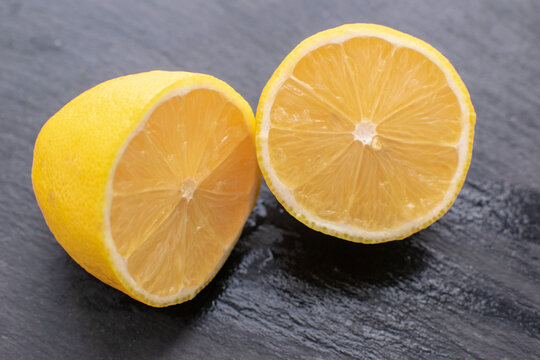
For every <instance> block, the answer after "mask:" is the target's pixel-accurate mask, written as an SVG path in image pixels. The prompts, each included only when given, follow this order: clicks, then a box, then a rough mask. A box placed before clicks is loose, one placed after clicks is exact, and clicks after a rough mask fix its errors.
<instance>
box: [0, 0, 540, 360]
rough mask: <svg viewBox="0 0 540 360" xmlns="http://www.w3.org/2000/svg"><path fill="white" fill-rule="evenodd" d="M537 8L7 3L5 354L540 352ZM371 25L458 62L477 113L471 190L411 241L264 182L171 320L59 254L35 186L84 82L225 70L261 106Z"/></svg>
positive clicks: (0, 202) (1, 296) (0, 340)
mask: <svg viewBox="0 0 540 360" xmlns="http://www.w3.org/2000/svg"><path fill="white" fill-rule="evenodd" d="M539 17H540V2H538V1H537V0H530V1H505V0H497V1H493V0H484V1H470V0H463V1H447V2H442V1H427V0H426V1H414V2H413V1H411V2H405V1H403V2H402V1H399V2H397V1H388V2H381V1H357V2H353V1H308V0H306V1H300V0H287V1H275V0H274V1H264V2H263V1H249V0H244V1H213V2H208V1H204V2H203V1H172V0H170V1H165V0H163V1H148V2H145V3H144V4H143V3H142V2H139V1H128V0H122V1H118V0H115V1H108V0H98V1H40V0H34V1H17V0H1V1H0V229H1V231H0V358H2V359H10V360H11V359H68V358H71V359H87V358H88V359H143V358H144V359H149V358H159V359H273V358H287V359H302V358H305V359H337V358H361V359H363V358H366V359H367V358H370V359H371V358H374V359H377V358H378V359H401V358H412V359H423V358H426V359H438V358H450V359H464V358H467V359H468V358H479V359H502V358H506V359H538V358H539V356H540V259H539V258H540V225H539V223H540V160H539V157H540V140H539V139H540V119H539V115H540V86H539V84H540V65H539V60H538V59H540V46H539V42H538V41H539V39H540V21H539V20H538V18H539ZM350 22H374V23H380V24H384V25H388V26H391V27H395V28H397V29H399V30H402V31H405V32H408V33H410V34H412V35H415V36H418V37H420V38H422V39H424V40H426V41H428V42H429V43H431V44H433V45H434V46H435V47H436V48H438V49H439V50H440V51H442V53H443V54H445V55H446V56H447V57H448V58H449V59H450V61H451V62H452V63H453V64H454V66H455V67H456V68H457V70H458V72H459V73H460V74H461V76H462V78H463V80H464V82H465V83H466V84H467V86H468V88H469V90H470V93H471V96H472V100H473V103H474V105H475V107H476V111H477V114H478V120H477V126H476V136H475V147H474V155H473V160H472V164H471V169H470V172H469V176H468V178H467V182H466V184H465V186H464V188H463V190H462V192H461V195H460V196H459V198H458V199H457V201H456V203H455V205H454V206H453V207H452V209H451V210H450V212H449V213H448V214H446V215H445V216H444V217H443V218H442V219H441V220H440V221H438V222H437V223H436V224H434V225H432V226H431V227H429V228H428V229H426V230H424V231H422V232H420V233H418V234H416V235H414V236H411V237H410V238H408V239H406V240H403V241H400V242H394V243H388V244H383V245H372V246H368V245H357V244H353V243H348V242H345V241H341V240H338V239H334V238H331V237H328V236H324V235H322V234H319V233H317V232H314V231H311V230H309V229H307V228H306V227H304V226H303V225H301V224H300V223H298V222H297V221H295V220H294V219H293V218H291V217H290V216H289V215H288V214H287V213H286V212H284V211H283V209H282V208H281V207H280V206H279V205H278V203H277V202H276V200H275V199H274V197H273V196H272V194H271V193H270V192H269V191H268V189H267V188H266V187H265V186H263V188H262V191H261V195H260V199H259V202H258V204H257V206H256V208H255V210H254V212H253V214H252V216H251V218H250V220H249V222H248V223H247V225H246V227H245V231H244V235H243V236H242V238H241V239H240V241H239V243H238V246H237V247H236V249H235V250H234V252H233V253H232V255H231V257H230V259H229V260H228V261H227V263H226V264H225V266H224V268H223V269H222V270H221V272H220V273H219V275H218V276H217V278H216V279H215V280H214V281H213V282H212V283H211V284H210V285H209V286H208V287H207V288H206V289H205V290H204V291H203V292H202V293H200V294H199V295H198V296H197V298H196V299H195V300H193V301H191V302H188V303H185V304H183V305H178V306H173V307H170V308H165V309H154V308H151V307H147V306H145V305H143V304H140V303H137V302H136V301H134V300H132V299H130V298H129V297H127V296H125V295H124V294H122V293H120V292H118V291H116V290H114V289H112V288H110V287H108V286H106V285H104V284H102V283H101V282H99V281H98V280H96V279H95V278H93V277H92V276H90V275H89V274H87V273H86V272H85V271H84V270H82V269H81V268H80V267H79V266H78V265H77V264H75V263H74V262H73V261H72V260H71V259H70V258H69V257H68V256H67V254H66V253H65V252H64V251H63V250H62V248H61V247H60V246H59V245H58V244H57V243H56V241H55V240H54V238H53V236H52V235H51V233H50V232H49V230H48V228H47V226H46V224H45V222H44V220H43V218H42V215H41V213H40V211H39V209H38V206H37V204H36V201H35V199H34V195H33V192H32V187H31V182H30V168H31V163H32V149H33V146H34V141H35V138H36V136H37V133H38V131H39V129H40V127H41V126H42V125H43V123H44V122H45V121H46V120H47V119H48V118H49V117H50V116H51V115H53V114H54V113H55V112H56V111H57V110H58V109H60V108H61V107H62V106H63V105H64V104H65V103H66V102H68V101H69V100H70V99H71V98H73V97H75V96H76V95H77V94H79V93H81V92H82V91H84V90H85V89H87V88H89V87H91V86H94V85H96V84H98V83H100V82H102V81H104V80H107V79H109V78H113V77H117V76H120V75H125V74H129V73H136V72H141V71H147V70H152V69H168V70H180V69H181V70H189V71H195V72H204V73H209V74H212V75H215V76H217V77H219V78H221V79H223V80H225V81H227V82H228V83H229V84H230V85H232V86H233V87H234V88H236V89H237V90H238V91H239V92H240V93H241V94H243V95H244V96H245V97H246V99H247V100H248V101H249V102H250V104H251V105H252V106H253V107H254V108H255V107H256V105H257V100H258V96H259V94H260V91H261V90H262V88H263V86H264V84H265V82H266V81H267V79H268V78H269V77H270V75H271V73H272V72H273V70H274V69H275V68H276V66H277V65H278V64H279V63H280V61H281V60H282V59H283V57H284V56H285V55H286V54H287V53H288V52H289V51H290V50H291V49H292V48H293V47H294V46H295V45H296V44H297V43H298V42H300V41H301V40H302V39H304V38H305V37H307V36H309V35H311V34H313V33H315V32H317V31H320V30H323V29H327V28H331V27H334V26H338V25H341V24H343V23H350Z"/></svg>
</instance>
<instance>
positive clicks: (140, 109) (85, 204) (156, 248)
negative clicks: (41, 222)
mask: <svg viewBox="0 0 540 360" xmlns="http://www.w3.org/2000/svg"><path fill="white" fill-rule="evenodd" d="M32 183H33V187H34V192H35V194H36V198H37V201H38V203H39V206H40V208H41V210H42V212H43V215H44V217H45V220H46V222H47V224H48V226H49V228H50V229H51V231H52V233H53V234H54V236H55V237H56V239H57V240H58V242H59V243H60V244H61V245H62V246H63V247H64V249H65V250H66V251H67V252H68V253H69V255H70V256H71V257H72V258H73V259H74V260H75V261H76V262H77V263H79V264H80V265H81V266H82V267H83V268H84V269H86V270H87V271H88V272H89V273H91V274H93V275H94V276H96V277H97V278H98V279H100V280H102V281H104V282H105V283H107V284H109V285H111V286H113V287H115V288H117V289H118V290H121V291H123V292H125V293H126V294H128V295H129V296H131V297H133V298H135V299H137V300H139V301H141V302H144V303H146V304H149V305H153V306H167V305H171V304H176V303H180V302H183V301H186V300H189V299H191V298H193V297H194V296H195V295H196V294H197V293H198V292H199V291H200V290H201V289H202V288H203V287H204V286H205V285H206V284H207V283H208V282H209V281H210V280H211V279H212V278H213V277H214V275H215V274H216V273H217V271H218V270H219V268H220V267H221V266H222V265H223V263H224V262H225V260H226V259H227V256H228V255H229V254H230V252H231V250H232V248H233V246H234V245H235V243H236V241H237V240H238V238H239V236H240V233H241V231H242V228H243V225H244V223H245V221H246V219H247V217H248V215H249V213H250V211H251V210H252V208H253V206H254V203H255V200H256V197H257V194H258V189H259V185H260V172H259V170H258V165H257V160H256V153H255V144H254V118H253V113H252V111H251V108H250V107H249V105H248V103H247V102H246V101H245V100H244V99H243V98H242V97H241V96H240V95H239V94H238V93H237V92H235V91H234V90H233V89H232V88H231V87H230V86H228V85H227V84H226V83H224V82H223V81H221V80H218V79H216V78H214V77H212V76H209V75H204V74H195V73H187V72H166V71H152V72H147V73H141V74H135V75H129V76H125V77H120V78H117V79H113V80H110V81H106V82H104V83H102V84H100V85H98V86H96V87H94V88H92V89H90V90H88V91H86V92H84V93H83V94H81V95H79V96H78V97H76V98H75V99H73V100H72V101H71V102H69V103H68V104H67V105H66V106H64V107H63V108H62V109H61V110H60V111H59V112H58V113H56V114H55V115H54V116H53V117H52V118H51V119H49V120H48V121H47V123H46V124H45V125H44V126H43V128H42V129H41V132H40V133H39V136H38V138H37V140H36V145H35V149H34V161H33V166H32Z"/></svg>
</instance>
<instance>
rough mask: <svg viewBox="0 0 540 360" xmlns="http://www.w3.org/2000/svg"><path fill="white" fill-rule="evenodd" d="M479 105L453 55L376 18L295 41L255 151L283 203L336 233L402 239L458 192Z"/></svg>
mask: <svg viewBox="0 0 540 360" xmlns="http://www.w3.org/2000/svg"><path fill="white" fill-rule="evenodd" d="M475 118H476V116H475V112H474V109H473V106H472V104H471V101H470V97H469V93H468V92H467V89H466V87H465V85H464V84H463V82H462V81H461V79H460V77H459V75H458V74H457V72H456V71H455V70H454V68H453V67H452V65H451V64H450V62H449V61H448V60H447V59H446V58H445V57H443V56H442V55H441V54H440V53H439V52H438V51H437V50H435V49H434V48H433V47H432V46H430V45H428V44H427V43H425V42H423V41H421V40H419V39H417V38H414V37H412V36H410V35H407V34H404V33H402V32H399V31H396V30H393V29H390V28H387V27H384V26H380V25H373V24H351V25H343V26H340V27H337V28H334V29H331V30H327V31H323V32H321V33H318V34H316V35H314V36H312V37H310V38H308V39H306V40H304V41H303V42H301V43H300V44H299V45H298V46H297V47H296V48H295V49H294V50H293V51H292V52H291V53H290V54H289V55H288V56H287V57H286V58H285V60H284V61H283V62H282V63H281V65H280V66H279V67H278V68H277V70H276V71H275V72H274V74H273V75H272V77H271V78H270V80H269V81H268V83H267V84H266V86H265V88H264V90H263V92H262V95H261V98H260V101H259V106H258V109H257V119H256V122H257V130H256V143H257V157H258V161H259V165H260V167H261V170H262V172H263V175H264V177H265V180H266V183H267V184H268V186H269V187H270V189H271V190H272V192H273V193H274V195H275V196H276V197H277V199H278V200H279V201H280V202H281V203H282V204H283V206H284V207H285V208H286V209H287V211H288V212H289V213H291V214H292V215H293V216H294V217H296V218H297V219H298V220H300V221H301V222H303V223H305V224H306V225H307V226H309V227H311V228H313V229H316V230H319V231H321V232H323V233H326V234H330V235H334V236H337V237H340V238H343V239H347V240H351V241H356V242H363V243H379V242H384V241H390V240H396V239H403V238H405V237H407V236H409V235H411V234H413V233H414V232H416V231H418V230H420V229H423V228H425V227H426V226H428V225H430V224H431V223H433V222H434V221H436V220H437V219H438V218H440V217H441V216H442V215H443V214H444V213H445V212H446V211H447V210H448V208H449V207H450V206H451V204H452V203H453V202H454V200H455V199H456V197H457V195H458V192H459V190H460V188H461V186H462V184H463V182H464V180H465V175H466V173H467V169H468V167H469V163H470V160H471V153H472V143H473V131H474V124H475Z"/></svg>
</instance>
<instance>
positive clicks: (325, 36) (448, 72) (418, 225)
mask: <svg viewBox="0 0 540 360" xmlns="http://www.w3.org/2000/svg"><path fill="white" fill-rule="evenodd" d="M356 37H376V38H380V39H382V40H385V41H387V42H389V43H391V44H392V45H394V46H395V47H407V48H410V49H412V50H416V51H417V52H419V53H420V54H422V55H424V56H425V57H426V58H428V59H429V60H431V61H432V62H433V63H434V64H435V65H437V66H438V67H439V69H441V71H442V72H443V73H444V75H445V77H446V80H447V84H448V86H449V87H450V89H451V90H452V92H453V93H454V94H455V95H456V98H457V99H458V102H459V104H460V108H461V113H462V119H461V120H462V124H463V126H464V128H463V129H462V132H461V137H460V139H459V141H458V144H457V145H456V148H457V149H458V150H459V151H458V158H459V161H458V166H457V170H456V174H455V176H454V178H453V179H452V182H451V185H450V189H449V190H448V191H447V193H446V196H445V198H444V199H443V201H441V203H440V205H439V206H438V207H436V208H435V209H434V210H433V211H432V212H431V213H430V214H428V215H426V216H423V217H421V218H419V219H417V220H416V221H411V222H409V223H406V224H404V225H403V226H401V227H398V228H395V229H392V230H390V231H381V232H371V231H365V230H363V229H361V228H359V227H355V226H350V225H348V224H344V223H341V224H340V223H335V222H332V221H328V220H325V219H322V218H320V217H318V216H317V215H315V214H313V213H311V212H310V211H309V210H308V209H304V208H303V207H302V206H301V205H299V204H298V203H297V201H296V199H295V197H294V195H293V194H292V192H290V191H289V190H288V189H287V187H286V186H285V185H284V184H283V183H282V182H281V181H280V180H279V178H278V177H277V175H276V174H275V172H274V170H273V168H272V165H271V161H270V156H269V151H268V141H267V140H268V133H269V131H270V119H269V117H270V113H271V108H272V106H273V103H274V100H275V98H276V95H277V93H278V91H279V90H280V89H281V87H282V85H283V84H284V83H285V81H286V80H287V79H289V78H292V77H293V75H292V73H293V70H294V68H295V66H296V64H297V63H298V62H299V61H300V60H301V59H302V58H303V57H304V56H306V55H307V54H308V53H310V52H312V51H314V50H316V49H317V48H319V47H321V46H324V45H328V44H341V43H343V42H345V41H346V40H349V39H352V38H356ZM475 121H476V114H475V112H474V108H473V106H472V103H471V100H470V96H469V93H468V91H467V88H466V87H465V84H464V83H463V81H462V80H461V78H460V77H459V75H458V73H457V72H456V70H455V69H454V67H453V66H452V64H451V63H450V62H449V61H448V59H446V58H445V57H444V56H443V55H442V54H441V53H440V52H439V51H437V50H436V49H435V48H434V47H432V46H431V45H429V44H428V43H426V42H424V41H422V40H420V39H418V38H415V37H413V36H411V35H408V34H405V33H402V32H400V31H397V30H394V29H391V28H388V27H385V26H381V25H375V24H347V25H342V26H340V27H337V28H333V29H330V30H325V31H322V32H320V33H317V34H315V35H313V36H311V37H309V38H307V39H305V40H304V41H302V42H301V43H300V44H299V45H298V46H296V47H295V48H294V49H293V51H291V52H290V53H289V55H287V56H286V57H285V59H284V60H283V62H282V63H281V64H280V65H279V66H278V68H277V69H276V71H275V72H274V74H273V75H272V76H271V78H270V80H269V81H268V82H267V84H266V86H265V87H264V89H263V91H262V93H261V97H260V99H259V104H258V107H257V115H256V140H257V141H256V146H257V161H258V162H259V167H260V169H261V171H262V173H263V175H264V178H265V181H266V184H267V185H268V187H269V188H270V190H271V191H272V192H273V193H274V194H275V195H276V198H277V200H278V201H279V202H280V203H281V205H283V207H284V208H285V209H286V210H287V211H288V212H289V213H290V214H291V215H293V216H294V217H295V218H296V219H298V220H299V221H300V222H302V223H304V224H305V225H307V226H308V227H311V228H313V229H315V230H318V231H320V232H322V233H325V234H327V235H332V236H336V237H339V238H342V239H345V240H349V241H353V242H360V243H371V244H374V243H381V242H386V241H392V240H401V239H404V238H406V237H408V236H410V235H412V234H414V233H415V232H417V231H419V230H421V229H424V228H426V227H427V226H429V225H430V224H432V223H433V222H435V221H437V220H438V219H439V218H440V217H442V215H444V214H445V213H446V212H447V211H448V209H449V208H450V207H451V206H452V204H453V203H454V201H455V199H456V198H457V195H458V194H459V191H460V190H461V187H462V186H463V183H464V181H465V177H466V175H467V171H468V168H469V165H470V161H471V153H472V145H473V137H474V124H475Z"/></svg>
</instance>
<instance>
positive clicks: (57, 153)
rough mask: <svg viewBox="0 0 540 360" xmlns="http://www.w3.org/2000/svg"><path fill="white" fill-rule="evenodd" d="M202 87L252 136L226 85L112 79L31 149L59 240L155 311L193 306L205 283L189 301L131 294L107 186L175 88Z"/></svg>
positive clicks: (61, 115)
mask: <svg viewBox="0 0 540 360" xmlns="http://www.w3.org/2000/svg"><path fill="white" fill-rule="evenodd" d="M198 87H202V88H208V87H210V88H212V89H215V90H217V91H220V92H221V93H223V94H225V96H226V97H227V98H228V99H229V100H230V101H232V102H233V103H234V104H235V105H236V106H237V107H238V108H239V109H240V111H241V112H242V113H243V115H244V119H245V121H246V123H247V125H248V127H249V129H250V132H251V133H252V134H253V133H254V118H253V113H252V111H251V108H250V106H249V104H248V103H247V102H246V101H245V100H244V99H243V98H242V97H241V96H240V95H239V94H238V93H237V92H236V91H234V89H232V88H231V87H230V86H229V85H227V84H226V83H225V82H223V81H221V80H219V79H216V78H214V77H212V76H209V75H204V74H196V73H189V72H167V71H152V72H147V73H141V74H135V75H128V76H124V77H120V78H116V79H112V80H109V81H106V82H104V83H102V84H99V85H97V86H95V87H93V88H91V89H89V90H87V91H85V92H84V93H82V94H81V95H79V96H78V97H76V98H75V99H73V100H72V101H70V102H69V103H68V104H67V105H66V106H64V107H63V108H62V109H61V110H60V111H58V113H56V114H55V115H54V116H53V117H52V118H50V119H49V120H48V121H47V123H46V124H45V125H44V126H43V128H42V129H41V131H40V133H39V135H38V137H37V140H36V144H35V148H34V162H33V165H32V184H33V187H34V192H35V195H36V198H37V201H38V204H39V206H40V208H41V210H42V212H43V215H44V217H45V220H46V222H47V225H48V226H49V228H50V230H51V231H52V233H53V234H54V236H55V238H56V239H57V240H58V242H59V243H60V244H61V245H62V247H63V248H64V249H65V250H66V251H67V252H68V254H69V255H70V256H71V257H72V258H73V259H74V260H75V261H76V262H77V263H78V264H79V265H81V266H82V267H83V268H84V269H85V270H87V271H88V272H89V273H91V274H92V275H94V276H95V277H97V278H98V279H100V280H102V281H103V282H105V283H107V284H109V285H110V286H112V287H114V288H116V289H118V290H120V291H123V292H124V293H126V294H128V295H130V296H131V297H133V298H135V299H137V300H139V301H142V302H144V303H146V304H149V305H153V306H167V305H171V304H174V303H180V302H183V301H186V300H189V299H191V298H193V297H194V296H195V295H196V294H197V292H198V291H200V290H201V289H202V288H203V287H204V286H205V285H206V284H201V286H200V287H199V288H198V289H197V290H196V291H195V292H194V293H192V294H189V295H188V296H186V297H184V298H178V299H172V300H167V301H166V302H162V301H159V300H156V299H151V298H148V297H147V296H146V295H145V294H144V293H142V292H140V291H138V290H137V289H136V288H134V287H133V286H132V285H131V283H130V282H129V280H128V279H126V277H125V276H124V275H123V274H122V273H121V272H120V271H119V270H118V268H117V267H116V266H115V263H114V261H115V259H114V256H115V255H114V253H115V252H116V251H115V249H111V245H110V244H112V241H110V239H109V240H107V237H108V236H109V237H110V235H108V232H109V226H108V221H109V220H108V216H106V215H107V209H108V208H110V193H109V189H108V188H109V187H110V183H111V179H112V176H111V175H112V172H113V170H114V167H115V165H116V161H117V158H118V156H119V153H120V152H121V150H122V149H123V147H124V146H125V144H126V142H127V141H129V140H130V139H131V137H132V136H133V133H134V131H135V130H136V129H137V127H138V126H139V125H140V123H141V121H142V120H143V119H144V117H145V115H147V114H148V112H149V111H150V110H151V109H152V108H153V107H154V106H155V105H156V103H158V102H159V101H160V99H162V98H163V96H164V95H166V94H167V93H169V92H170V91H171V90H174V89H183V88H198ZM255 198H256V196H255ZM254 203H255V199H254V200H253V203H252V206H253V205H254ZM240 231H241V229H240ZM233 245H234V243H233ZM231 249H232V246H231ZM229 252H230V250H229ZM227 256H228V253H227V254H224V257H223V259H222V261H221V263H220V264H219V265H218V266H217V267H216V269H215V272H214V274H212V276H210V278H209V280H208V281H210V280H211V279H212V277H213V276H214V275H215V273H217V271H218V270H219V268H220V267H221V265H222V264H223V263H224V261H225V259H226V258H227ZM131 281H132V280H131Z"/></svg>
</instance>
